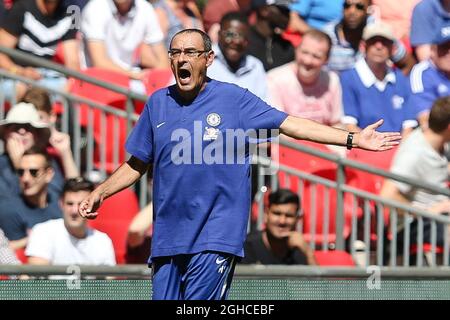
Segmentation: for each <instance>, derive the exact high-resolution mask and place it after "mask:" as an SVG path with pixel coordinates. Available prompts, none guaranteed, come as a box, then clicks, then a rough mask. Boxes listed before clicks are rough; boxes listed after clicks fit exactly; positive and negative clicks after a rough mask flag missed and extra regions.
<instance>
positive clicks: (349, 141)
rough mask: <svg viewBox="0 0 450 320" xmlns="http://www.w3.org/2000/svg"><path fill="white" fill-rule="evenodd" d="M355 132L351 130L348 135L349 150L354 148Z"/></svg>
mask: <svg viewBox="0 0 450 320" xmlns="http://www.w3.org/2000/svg"><path fill="white" fill-rule="evenodd" d="M354 134H355V133H354V132H349V133H348V136H347V145H346V146H347V150H352V148H353V135H354Z"/></svg>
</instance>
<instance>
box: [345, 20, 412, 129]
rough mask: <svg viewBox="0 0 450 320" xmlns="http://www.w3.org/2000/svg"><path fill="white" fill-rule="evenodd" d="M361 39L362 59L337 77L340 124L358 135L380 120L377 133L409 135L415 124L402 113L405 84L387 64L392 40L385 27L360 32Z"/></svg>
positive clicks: (374, 27) (406, 114)
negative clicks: (341, 109) (404, 131)
mask: <svg viewBox="0 0 450 320" xmlns="http://www.w3.org/2000/svg"><path fill="white" fill-rule="evenodd" d="M363 39H364V41H363V43H362V52H363V53H364V52H365V58H361V59H360V60H358V61H357V62H356V64H355V67H354V68H352V69H350V70H347V71H344V72H342V73H341V84H342V92H343V104H344V119H343V123H345V124H346V125H347V129H348V130H350V131H359V130H361V128H364V127H365V126H367V125H368V124H370V123H372V122H373V121H376V120H377V119H381V118H383V119H385V122H384V123H383V125H382V126H381V127H380V131H401V130H402V129H407V130H408V131H410V130H411V128H412V127H414V126H416V124H417V123H416V121H414V120H413V119H410V118H411V117H412V112H411V113H408V112H407V109H406V103H405V102H406V100H407V99H408V95H409V88H408V80H407V78H406V77H405V76H404V75H403V74H402V73H401V72H400V71H399V70H394V69H392V68H391V67H389V64H388V60H389V57H390V55H391V53H392V46H393V44H394V39H395V38H394V35H393V33H392V31H391V30H390V28H389V26H388V25H386V24H382V23H375V24H371V25H368V26H366V28H365V29H364V32H363ZM408 120H409V121H408Z"/></svg>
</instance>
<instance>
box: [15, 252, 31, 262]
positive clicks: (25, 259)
mask: <svg viewBox="0 0 450 320" xmlns="http://www.w3.org/2000/svg"><path fill="white" fill-rule="evenodd" d="M15 253H16V256H17V259H19V261H20V262H22V263H24V264H25V263H28V257H27V256H26V255H25V248H20V249H17V250H16V252H15Z"/></svg>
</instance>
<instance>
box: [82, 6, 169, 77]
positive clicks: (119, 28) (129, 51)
mask: <svg viewBox="0 0 450 320" xmlns="http://www.w3.org/2000/svg"><path fill="white" fill-rule="evenodd" d="M81 30H82V33H83V36H84V40H85V44H86V49H87V52H86V53H87V56H86V58H87V64H88V67H89V66H92V67H99V68H103V69H109V70H113V71H117V72H121V73H124V74H126V75H127V76H129V77H130V79H135V80H142V79H143V77H144V76H145V73H144V72H143V70H142V69H146V68H169V60H168V57H167V52H166V48H165V45H164V42H163V40H164V35H163V33H162V31H161V28H160V26H159V23H158V18H157V16H156V14H155V11H154V9H153V7H152V5H151V4H150V3H148V2H147V1H145V0H91V1H90V2H89V3H88V4H87V5H86V7H85V8H84V10H83V14H82V22H81Z"/></svg>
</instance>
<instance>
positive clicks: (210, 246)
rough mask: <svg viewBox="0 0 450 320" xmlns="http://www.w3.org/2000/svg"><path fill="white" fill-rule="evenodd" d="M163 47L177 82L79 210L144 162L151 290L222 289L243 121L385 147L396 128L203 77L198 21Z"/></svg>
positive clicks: (244, 202) (227, 280)
mask: <svg viewBox="0 0 450 320" xmlns="http://www.w3.org/2000/svg"><path fill="white" fill-rule="evenodd" d="M169 57H170V59H171V67H172V71H173V73H174V76H175V79H176V84H175V85H173V86H170V87H169V88H164V89H161V90H159V91H156V92H155V93H154V94H153V95H152V96H151V97H150V99H149V100H148V102H147V105H146V106H145V109H144V111H143V112H142V114H141V117H140V119H139V121H138V123H137V124H136V127H135V128H134V129H133V131H132V133H131V135H130V137H129V138H128V141H127V144H126V148H127V151H128V152H129V153H130V154H131V158H130V159H129V160H128V161H127V162H126V163H124V164H122V165H121V166H120V167H119V169H117V170H116V171H115V172H114V173H113V175H112V176H111V177H110V178H108V179H107V180H106V181H104V182H103V183H101V184H100V185H99V186H98V187H97V188H96V189H95V190H94V191H93V192H92V193H91V194H90V195H89V197H88V198H86V199H85V200H83V202H82V203H81V205H80V210H79V213H80V214H81V215H82V216H83V217H86V218H89V219H93V218H95V217H96V216H97V210H98V207H99V206H100V205H101V203H102V201H103V200H104V199H106V198H108V197H109V196H111V195H113V194H114V193H116V192H118V191H120V190H122V189H123V188H126V187H128V186H129V185H131V184H133V183H134V182H136V181H137V180H138V179H139V178H140V177H141V176H142V175H143V174H144V173H145V172H146V170H147V169H148V167H149V165H150V164H151V163H153V168H154V171H153V172H154V178H153V181H154V188H153V199H154V201H153V203H154V210H153V212H154V217H155V219H154V229H153V239H152V256H151V257H150V261H149V263H152V264H153V266H152V267H153V282H152V284H153V298H154V299H225V298H226V296H227V293H228V290H229V287H230V284H231V280H232V277H233V272H234V265H235V262H236V260H237V259H240V258H241V257H243V256H244V252H243V245H244V240H245V237H246V233H247V223H248V214H249V211H250V152H249V140H250V137H249V136H246V135H245V132H246V131H247V132H248V133H249V135H250V136H253V135H252V134H251V132H252V131H256V130H276V129H279V131H280V133H283V134H285V135H288V136H290V137H293V138H296V139H307V140H311V141H316V142H320V143H327V144H337V145H347V146H348V148H352V147H359V148H363V149H367V150H377V151H383V150H388V149H391V148H392V147H393V146H395V145H397V144H398V140H399V139H400V136H399V134H398V133H380V132H377V131H375V129H376V128H377V127H379V126H380V125H381V123H382V121H379V122H377V123H375V124H373V125H371V126H369V127H367V128H366V129H364V130H362V131H361V132H360V133H356V134H352V133H349V132H348V131H345V130H340V129H336V128H332V127H328V126H325V125H321V124H319V123H316V122H314V121H311V120H307V119H301V118H296V117H293V116H288V115H287V114H286V113H284V112H281V111H278V110H276V109H275V108H272V107H270V106H269V105H267V104H266V103H265V102H263V101H262V100H261V99H259V98H258V97H256V96H255V95H254V94H252V93H250V92H249V91H248V90H246V89H243V88H240V87H238V86H236V85H233V84H228V83H224V82H219V81H216V80H212V79H209V78H207V77H206V70H207V68H208V67H209V66H211V64H212V63H213V60H214V52H213V51H212V50H211V39H210V38H209V37H208V35H207V34H206V33H204V32H203V31H200V30H197V29H186V30H183V31H180V32H179V33H177V34H176V35H175V36H174V37H173V38H172V41H171V45H170V50H169ZM260 133H261V131H260ZM272 133H274V132H272ZM274 134H276V133H274ZM253 137H254V136H253ZM260 137H261V135H260ZM235 138H236V139H235ZM235 140H237V141H235ZM236 142H237V143H236Z"/></svg>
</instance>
